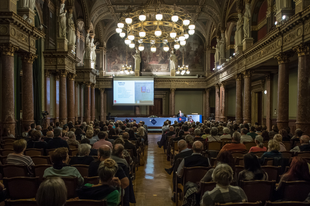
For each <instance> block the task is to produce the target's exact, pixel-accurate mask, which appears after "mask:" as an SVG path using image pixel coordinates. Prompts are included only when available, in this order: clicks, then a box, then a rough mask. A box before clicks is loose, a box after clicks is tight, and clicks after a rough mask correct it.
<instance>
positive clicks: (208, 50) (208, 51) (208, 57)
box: [206, 46, 213, 118]
mask: <svg viewBox="0 0 310 206" xmlns="http://www.w3.org/2000/svg"><path fill="white" fill-rule="evenodd" d="M211 50H212V49H211V47H210V46H207V48H206V76H209V75H210V73H211ZM212 68H213V67H212ZM207 118H208V117H207Z"/></svg>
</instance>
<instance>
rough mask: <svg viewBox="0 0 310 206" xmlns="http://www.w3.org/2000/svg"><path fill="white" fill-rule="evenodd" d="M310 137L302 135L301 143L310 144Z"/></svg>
mask: <svg viewBox="0 0 310 206" xmlns="http://www.w3.org/2000/svg"><path fill="white" fill-rule="evenodd" d="M309 141H310V137H309V136H308V135H302V136H301V137H300V143H308V144H309Z"/></svg>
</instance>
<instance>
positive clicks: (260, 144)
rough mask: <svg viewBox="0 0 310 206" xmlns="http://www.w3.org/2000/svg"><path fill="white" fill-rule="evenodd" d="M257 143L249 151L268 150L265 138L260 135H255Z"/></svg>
mask: <svg viewBox="0 0 310 206" xmlns="http://www.w3.org/2000/svg"><path fill="white" fill-rule="evenodd" d="M255 144H256V146H254V147H251V148H250V150H249V153H251V152H266V151H267V148H266V147H264V138H263V137H262V136H260V135H257V136H256V137H255Z"/></svg>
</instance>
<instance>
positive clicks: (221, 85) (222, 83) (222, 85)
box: [219, 82, 227, 89]
mask: <svg viewBox="0 0 310 206" xmlns="http://www.w3.org/2000/svg"><path fill="white" fill-rule="evenodd" d="M226 85H227V83H226V82H221V83H220V85H219V86H220V87H224V89H225V86H226Z"/></svg>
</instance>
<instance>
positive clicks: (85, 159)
mask: <svg viewBox="0 0 310 206" xmlns="http://www.w3.org/2000/svg"><path fill="white" fill-rule="evenodd" d="M90 149H91V146H90V145H89V144H80V145H79V147H78V150H79V153H78V155H77V156H76V157H72V158H71V160H70V165H77V164H82V165H90V163H91V162H93V161H94V158H93V157H92V156H89V154H90Z"/></svg>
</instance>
